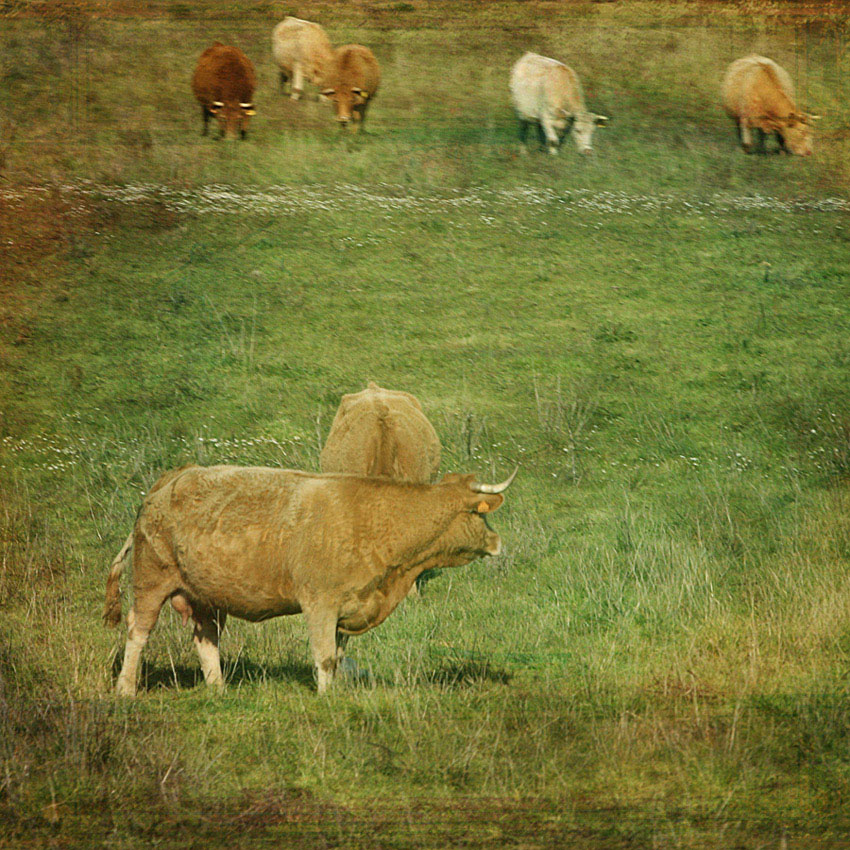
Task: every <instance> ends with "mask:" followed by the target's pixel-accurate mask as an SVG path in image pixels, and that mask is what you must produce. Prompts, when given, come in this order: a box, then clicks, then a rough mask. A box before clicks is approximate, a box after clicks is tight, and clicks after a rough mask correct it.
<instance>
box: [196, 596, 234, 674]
mask: <svg viewBox="0 0 850 850" xmlns="http://www.w3.org/2000/svg"><path fill="white" fill-rule="evenodd" d="M192 616H193V617H194V619H195V630H194V632H193V634H192V639H193V640H194V641H195V649H197V650H198V658H200V660H201V670H203V671H204V681H205V682H206V683H207V684H208V685H211V686H213V687H216V688H223V687H224V678H223V677H222V675H221V658H220V657H219V652H218V640H219V637H220V636H221V633H222V631H223V630H224V621H225V619H226V617H227V615H226V614H225V613H224V612H223V611H209V610H201V611H198V610H195V611H194V612H193V615H192Z"/></svg>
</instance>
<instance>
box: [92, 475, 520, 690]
mask: <svg viewBox="0 0 850 850" xmlns="http://www.w3.org/2000/svg"><path fill="white" fill-rule="evenodd" d="M515 475H516V472H514V474H513V475H511V477H510V478H509V479H508V480H507V481H504V482H502V483H501V484H479V483H477V482H476V480H475V476H474V475H454V474H452V475H446V476H444V477H443V478H442V480H441V481H439V482H438V483H436V484H410V483H401V482H396V481H389V480H387V479H383V478H363V477H360V476H355V475H311V474H309V473H306V472H295V471H293V470H287V469H269V468H265V467H239V466H213V467H208V468H203V467H198V466H186V467H183V468H182V469H178V470H172V471H170V472H167V473H165V474H164V475H163V476H162V477H161V478H160V479H159V481H157V482H156V484H155V485H154V486H153V487H152V488H151V491H150V492H149V493H148V495H147V496H146V497H145V500H144V502H143V503H142V507H141V509H140V510H139V513H138V515H137V518H136V524H135V528H134V530H133V533H132V534H131V535H130V537H129V538H128V539H127V542H126V543H125V544H124V546H123V548H122V549H121V551H120V552H119V553H118V556H117V557H116V558H115V560H114V561H113V562H112V567H111V569H110V572H109V578H108V580H107V582H106V606H105V609H104V619H105V621H106V622H107V623H108V624H110V625H116V624H117V623H118V622H119V621H120V619H121V601H120V591H119V586H118V582H119V578H120V576H121V573H122V571H123V568H124V564H125V561H126V558H127V556H128V555H129V553H130V550H131V549H132V552H133V595H134V599H133V607H132V610H131V611H130V614H129V616H128V618H127V623H128V626H129V631H128V636H127V644H126V648H125V650H124V663H123V665H122V668H121V673H120V675H119V676H118V681H117V683H116V690H117V692H118V694H120V695H126V696H132V695H134V694H135V692H136V678H137V671H138V665H139V657H140V655H141V652H142V649H143V648H144V645H145V643H146V642H147V639H148V635H149V634H150V631H151V629H152V628H153V627H154V625H155V624H156V621H157V618H158V617H159V612H160V609H161V608H162V606H163V605H164V604H165V602H166V601H168V600H171V602H172V604H173V605H174V607H175V608H176V609H177V610H178V612H179V613H181V614H182V615H183V618H184V620H186V619H188V618H189V617H192V619H193V620H194V621H195V629H194V640H195V646H196V648H197V650H198V655H199V656H200V660H201V668H202V669H203V671H204V678H205V679H206V681H207V683H208V684H210V685H219V686H220V685H221V684H222V681H223V680H222V676H221V664H220V659H219V652H218V640H219V634H220V631H221V629H222V628H223V626H224V620H225V617H226V616H227V615H228V614H232V615H233V616H235V617H241V618H243V619H245V620H251V621H259V620H267V619H269V618H271V617H279V616H281V615H283V614H298V613H303V614H304V616H305V617H306V618H307V630H308V633H309V636H310V645H311V648H312V652H313V662H314V664H315V667H316V671H317V678H318V690H319V693H323V692H324V691H325V690H327V688H328V686H329V685H330V684H331V682H332V681H333V678H334V672H335V671H336V668H337V664H338V662H339V660H340V658H341V653H342V648H343V646H344V644H345V640H346V637H347V636H348V635H354V634H362V633H363V632H366V631H368V630H369V629H372V628H374V627H375V626H378V625H380V624H381V623H382V622H383V621H384V620H385V619H386V618H387V617H388V616H389V615H390V614H391V613H392V611H393V609H394V608H395V607H396V605H398V603H399V602H400V601H401V600H402V599H403V598H404V596H405V595H406V594H407V592H408V591H409V590H410V587H411V585H412V584H413V582H414V581H415V579H416V577H417V576H418V575H419V574H420V573H421V572H422V571H423V570H426V569H428V568H429V567H431V566H434V565H435V564H439V566H441V567H447V566H451V567H459V566H462V565H464V564H468V563H469V562H470V561H473V560H475V559H476V558H481V557H484V556H486V555H498V554H499V551H500V549H501V545H502V542H501V539H500V538H499V535H498V534H496V532H494V531H492V530H491V529H490V528H489V526H488V525H487V522H486V521H485V518H484V517H485V514H488V513H490V512H491V511H494V510H496V509H497V508H498V507H499V506H500V505H501V504H502V502H503V501H504V496H502V495H501V493H502V492H503V491H504V490H505V489H507V487H508V486H509V485H510V483H511V481H513V479H514V477H515Z"/></svg>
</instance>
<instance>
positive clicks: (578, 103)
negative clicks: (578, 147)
mask: <svg viewBox="0 0 850 850" xmlns="http://www.w3.org/2000/svg"><path fill="white" fill-rule="evenodd" d="M510 90H511V98H512V100H513V104H514V108H515V109H516V110H517V112H518V113H519V114H520V115H521V116H523V117H524V118H528V119H531V120H539V119H540V118H541V117H542V116H543V115H544V114H545V113H546V112H547V111H550V110H555V109H566V110H568V111H571V112H574V111H576V110H579V109H582V110H583V109H584V98H583V96H582V93H581V85H580V83H579V81H578V76H577V75H576V73H575V71H573V70H572V68H569V67H568V66H567V65H564V63H563V62H558V61H557V60H556V59H550V58H548V57H546V56H541V55H540V54H538V53H526V54H525V55H524V56H522V57H521V58H520V59H518V60H517V62H516V63H515V64H514V66H513V69H512V70H511V80H510Z"/></svg>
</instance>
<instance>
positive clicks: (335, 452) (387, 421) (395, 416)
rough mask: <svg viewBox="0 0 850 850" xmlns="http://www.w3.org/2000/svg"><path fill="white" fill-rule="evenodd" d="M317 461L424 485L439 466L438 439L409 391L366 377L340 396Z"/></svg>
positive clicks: (332, 468)
mask: <svg viewBox="0 0 850 850" xmlns="http://www.w3.org/2000/svg"><path fill="white" fill-rule="evenodd" d="M319 462H320V464H321V470H322V472H350V473H352V474H355V475H369V476H373V477H374V476H379V475H386V476H387V477H389V478H394V479H396V480H397V481H413V482H415V483H418V484H426V483H428V482H429V481H432V480H433V479H434V476H435V475H436V474H437V470H438V469H439V468H440V439H439V437H438V436H437V432H436V431H435V430H434V426H433V425H431V423H430V422H429V421H428V419H427V418H426V416H425V414H424V413H423V412H422V405H421V404H419V401H418V399H417V398H416V397H415V396H413V395H411V394H410V393H406V392H402V391H398V390H387V389H384V388H383V387H379V386H378V385H377V384H376V383H375V382H374V381H370V382H369V386H368V387H367V388H366V389H365V390H361V391H360V392H359V393H352V394H350V395H344V396H343V397H342V400H341V401H340V405H339V409H338V410H337V412H336V416H335V417H334V421H333V424H332V425H331V430H330V433H329V434H328V439H327V441H326V442H325V447H324V448H323V449H322V454H321V458H320V461H319Z"/></svg>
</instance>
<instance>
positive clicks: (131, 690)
mask: <svg viewBox="0 0 850 850" xmlns="http://www.w3.org/2000/svg"><path fill="white" fill-rule="evenodd" d="M176 574H177V570H176V567H173V566H172V565H171V564H169V563H167V562H164V561H163V560H162V558H160V557H159V556H158V555H157V554H156V553H155V552H154V549H153V547H152V546H151V544H150V542H149V541H148V540H147V539H146V538H145V537H144V535H140V534H139V532H138V530H137V531H136V535H135V537H134V540H133V607H132V609H131V610H130V613H129V615H128V616H127V626H128V629H127V644H126V646H125V648H124V662H123V664H122V665H121V672H120V673H119V674H118V681H117V682H116V683H115V692H116V694H118V695H119V696H127V697H132V696H135V695H136V681H137V679H138V674H139V659H140V657H141V655H142V650H143V649H144V648H145V644H146V643H147V642H148V635H149V634H150V633H151V629H153V627H154V626H155V625H156V621H157V619H158V618H159V612H160V609H161V608H162V606H163V605H164V604H165V601H166V600H167V599H168V597H169V596H171V594H172V593H173V592H174V590H175V586H174V584H175V577H176Z"/></svg>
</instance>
